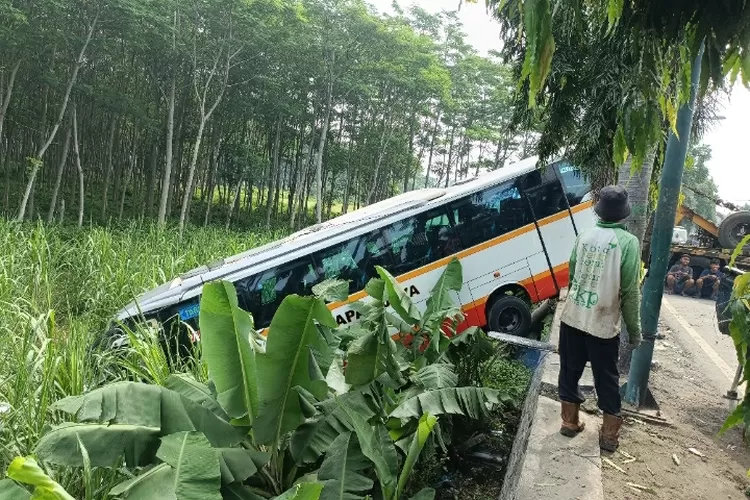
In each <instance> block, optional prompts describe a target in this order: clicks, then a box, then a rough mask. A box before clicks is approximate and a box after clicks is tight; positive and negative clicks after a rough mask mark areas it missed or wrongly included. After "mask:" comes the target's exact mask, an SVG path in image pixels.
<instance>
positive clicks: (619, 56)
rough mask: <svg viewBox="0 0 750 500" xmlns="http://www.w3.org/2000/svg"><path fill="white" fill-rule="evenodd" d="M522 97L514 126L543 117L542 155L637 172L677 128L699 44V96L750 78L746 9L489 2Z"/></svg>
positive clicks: (733, 0)
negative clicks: (623, 166)
mask: <svg viewBox="0 0 750 500" xmlns="http://www.w3.org/2000/svg"><path fill="white" fill-rule="evenodd" d="M487 5H488V7H489V8H490V9H491V12H492V14H493V16H495V17H496V18H497V19H498V20H499V21H500V22H501V24H502V25H503V28H504V29H503V33H504V39H503V54H504V56H505V57H506V58H507V59H508V60H509V61H511V62H512V63H513V64H514V67H515V74H516V76H517V77H518V78H519V82H520V83H519V85H520V89H521V91H522V95H523V96H524V99H523V100H519V102H518V103H517V106H516V111H517V113H516V122H517V123H528V120H529V116H535V117H536V118H537V119H541V121H542V127H543V133H542V138H541V141H540V145H539V153H540V156H541V157H542V159H545V158H548V157H550V156H554V155H556V154H559V153H561V152H563V151H565V153H566V154H567V155H568V156H570V157H572V158H573V159H574V160H575V161H576V162H578V163H579V164H581V165H582V166H583V167H584V168H586V169H587V170H589V172H590V173H600V172H601V171H602V170H605V171H608V172H614V168H613V167H614V166H615V165H620V164H622V163H623V162H624V161H625V159H626V158H627V157H628V156H632V157H633V158H632V159H633V164H634V167H635V168H638V167H639V166H640V165H641V164H642V163H643V161H644V160H645V159H646V156H647V153H648V152H649V151H650V150H651V149H652V148H654V147H657V146H659V145H661V144H663V143H664V142H665V141H664V139H665V132H666V131H667V130H669V129H672V130H673V131H674V130H675V123H676V117H677V109H678V108H679V107H680V106H681V105H682V104H684V103H686V102H687V101H688V98H689V89H690V73H691V66H692V62H693V60H694V58H695V56H696V54H697V52H698V49H699V47H700V46H701V44H704V45H705V53H706V57H704V58H703V60H702V64H703V70H702V72H701V75H702V82H701V92H700V95H701V96H702V98H703V104H704V106H705V105H706V104H708V106H705V107H706V108H707V109H706V111H705V112H704V113H703V114H700V113H699V119H698V124H699V125H702V124H703V122H702V118H704V117H710V108H711V101H710V98H706V96H707V95H708V91H709V90H716V89H721V88H723V87H724V86H725V77H727V76H729V78H728V79H729V81H730V82H731V83H734V81H735V80H736V79H737V78H738V76H740V77H741V79H742V81H743V83H744V84H745V85H747V84H748V80H750V52H748V50H750V43H749V42H750V7H747V6H746V3H745V2H744V1H742V0H729V1H727V2H701V1H700V0H691V1H687V2H677V3H675V2H657V1H653V0H651V1H649V0H635V1H631V2H623V1H621V0H608V1H601V2H580V1H578V0H563V1H560V2H556V3H555V4H554V8H553V6H552V2H551V1H550V0H507V1H505V0H503V1H500V0H487Z"/></svg>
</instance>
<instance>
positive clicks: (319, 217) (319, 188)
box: [315, 74, 333, 224]
mask: <svg viewBox="0 0 750 500" xmlns="http://www.w3.org/2000/svg"><path fill="white" fill-rule="evenodd" d="M332 105H333V74H331V75H330V77H329V79H328V89H327V91H326V111H325V117H324V119H323V129H322V130H321V131H320V143H319V144H318V155H317V158H316V159H315V220H316V221H317V223H318V224H320V223H321V222H323V150H324V149H325V147H326V135H327V134H328V125H329V124H330V122H331V108H332Z"/></svg>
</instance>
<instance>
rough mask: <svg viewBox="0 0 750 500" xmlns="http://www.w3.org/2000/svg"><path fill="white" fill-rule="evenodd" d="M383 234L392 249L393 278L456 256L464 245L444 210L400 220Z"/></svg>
mask: <svg viewBox="0 0 750 500" xmlns="http://www.w3.org/2000/svg"><path fill="white" fill-rule="evenodd" d="M383 234H384V236H385V239H386V241H387V242H388V243H389V244H390V247H391V255H392V258H393V264H394V265H393V269H392V270H390V272H391V274H393V275H394V276H398V275H399V274H403V273H406V272H409V271H412V270H414V269H417V268H418V267H422V266H424V265H426V264H429V263H430V262H434V261H436V260H438V259H441V258H443V257H447V256H448V255H451V254H454V253H456V252H457V251H459V250H460V246H461V245H460V242H459V240H458V238H457V236H456V233H455V231H454V229H453V226H452V225H451V221H450V217H449V216H448V213H447V212H446V210H445V208H438V209H435V210H431V211H429V212H425V213H423V214H418V215H415V216H413V217H409V218H407V219H404V220H401V221H398V222H396V223H394V224H392V225H390V226H388V227H386V228H384V229H383Z"/></svg>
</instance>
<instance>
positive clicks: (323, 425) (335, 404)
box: [290, 391, 375, 464]
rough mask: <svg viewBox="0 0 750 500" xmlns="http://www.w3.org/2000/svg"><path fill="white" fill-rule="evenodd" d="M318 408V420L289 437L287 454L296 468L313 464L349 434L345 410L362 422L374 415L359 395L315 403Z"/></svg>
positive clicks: (349, 395) (357, 393) (305, 425)
mask: <svg viewBox="0 0 750 500" xmlns="http://www.w3.org/2000/svg"><path fill="white" fill-rule="evenodd" d="M318 407H319V409H320V413H321V415H320V417H318V418H317V419H315V420H310V421H308V422H305V423H304V424H302V425H301V426H300V427H299V428H298V429H297V430H296V431H295V432H294V434H292V442H291V446H290V450H291V452H292V456H293V457H294V459H295V461H296V462H297V464H303V463H310V462H315V461H316V460H318V458H319V457H320V456H321V455H322V454H323V453H325V451H326V450H327V449H328V448H329V447H330V446H331V443H333V441H334V440H335V439H336V438H337V437H338V436H339V435H340V434H342V433H346V432H349V431H351V430H352V423H351V420H350V419H349V414H348V412H347V411H346V409H345V408H349V409H351V410H352V411H354V412H355V413H357V414H358V415H360V416H361V417H362V418H364V419H365V420H369V419H370V418H372V417H373V416H374V415H375V412H374V411H373V410H372V408H371V407H370V405H369V404H368V402H367V399H366V396H365V394H363V393H362V392H361V391H352V392H348V393H346V394H343V395H341V396H338V397H336V398H330V399H327V400H325V401H322V402H321V403H319V405H318Z"/></svg>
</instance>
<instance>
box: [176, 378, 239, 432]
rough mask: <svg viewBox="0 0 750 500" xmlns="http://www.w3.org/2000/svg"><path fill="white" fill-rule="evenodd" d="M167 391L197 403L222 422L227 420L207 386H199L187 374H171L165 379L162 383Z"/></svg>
mask: <svg viewBox="0 0 750 500" xmlns="http://www.w3.org/2000/svg"><path fill="white" fill-rule="evenodd" d="M164 386H165V387H166V388H167V389H170V390H172V391H174V392H176V393H178V394H181V395H182V396H184V397H186V398H187V399H189V400H190V401H192V402H194V403H198V404H199V405H201V406H203V407H204V408H208V409H209V410H211V412H212V413H213V414H214V415H216V416H217V417H219V418H221V419H222V420H227V421H228V420H229V415H227V413H226V412H225V411H224V409H223V408H222V407H221V405H220V404H219V402H218V401H217V400H216V399H215V398H214V396H213V394H211V391H210V390H209V388H208V386H206V385H205V384H201V383H200V382H198V381H197V380H195V379H194V378H193V376H192V375H190V374H187V373H178V374H173V375H170V376H169V377H167V380H166V381H165V383H164Z"/></svg>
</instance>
